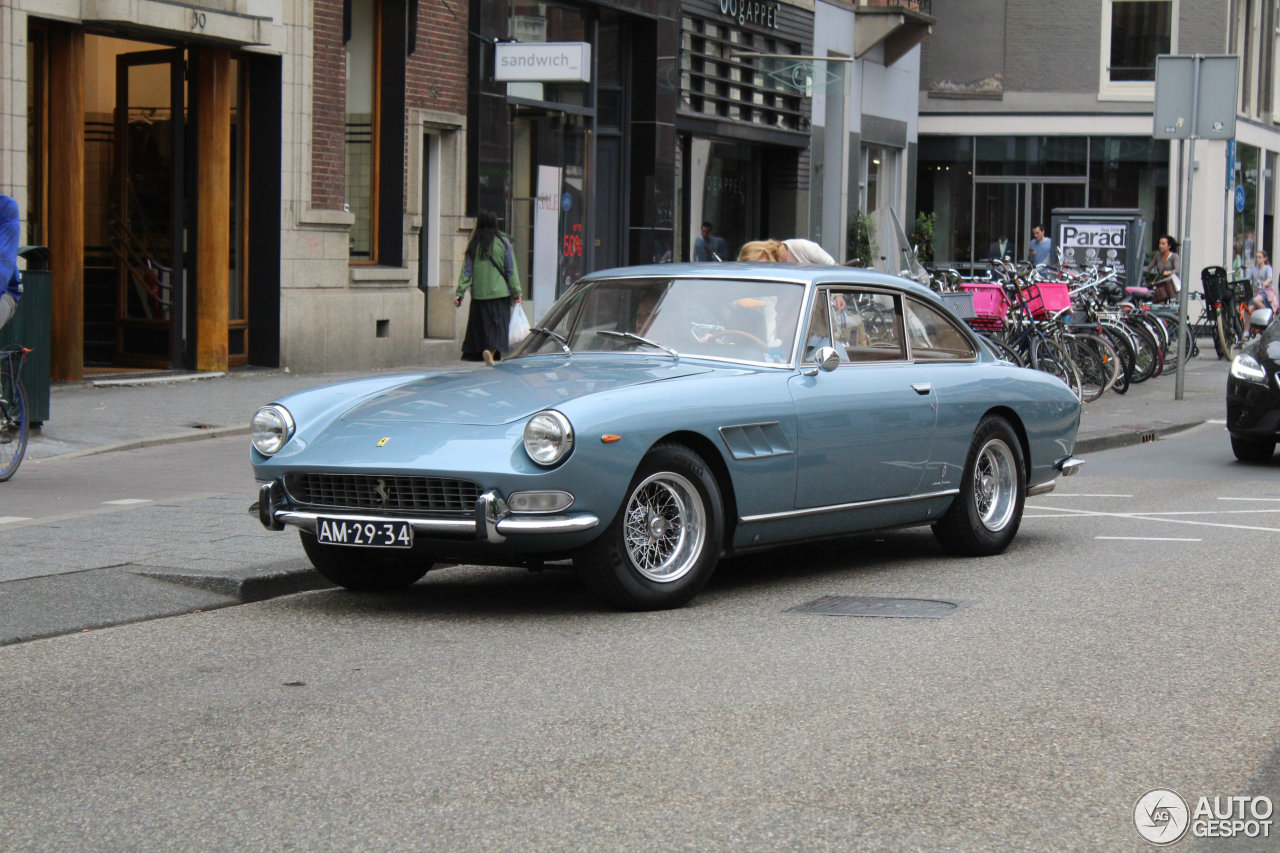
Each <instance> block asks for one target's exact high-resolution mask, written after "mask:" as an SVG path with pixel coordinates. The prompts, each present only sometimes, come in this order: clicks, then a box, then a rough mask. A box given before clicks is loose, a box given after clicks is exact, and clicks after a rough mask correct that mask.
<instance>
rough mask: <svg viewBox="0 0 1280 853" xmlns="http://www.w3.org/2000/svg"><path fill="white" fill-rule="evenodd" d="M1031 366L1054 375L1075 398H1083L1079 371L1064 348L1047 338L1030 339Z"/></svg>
mask: <svg viewBox="0 0 1280 853" xmlns="http://www.w3.org/2000/svg"><path fill="white" fill-rule="evenodd" d="M1031 366H1032V367H1034V368H1035V369H1036V370H1039V371H1042V372H1044V373H1048V374H1050V375H1051V376H1056V377H1058V378H1059V379H1061V380H1062V382H1063V383H1064V384H1065V385H1066V386H1067V387H1068V388H1070V389H1071V393H1072V394H1075V395H1076V399H1077V400H1080V399H1083V392H1082V391H1081V389H1080V371H1078V370H1077V369H1076V366H1075V362H1073V361H1072V360H1071V356H1070V355H1069V354H1068V353H1067V351H1066V349H1065V348H1064V347H1063V346H1061V345H1060V344H1058V343H1056V342H1055V341H1051V340H1049V339H1048V338H1032V339H1031Z"/></svg>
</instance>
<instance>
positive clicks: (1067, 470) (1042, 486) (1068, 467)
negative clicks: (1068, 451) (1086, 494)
mask: <svg viewBox="0 0 1280 853" xmlns="http://www.w3.org/2000/svg"><path fill="white" fill-rule="evenodd" d="M1082 467H1084V460H1083V459H1081V458H1079V457H1078V456H1063V457H1062V458H1061V459H1059V460H1057V461H1056V462H1054V463H1053V469H1054V470H1055V471H1057V472H1058V473H1059V474H1061V475H1062V476H1064V477H1073V476H1075V474H1076V473H1077V472H1078V471H1079V470H1080V469H1081V468H1082ZM1055 476H1056V475H1055ZM1057 484H1058V483H1057V480H1049V481H1047V482H1044V483H1037V484H1036V485H1034V486H1027V497H1029V498H1031V497H1035V496H1036V495H1046V494H1048V493H1049V492H1052V491H1053V488H1054V486H1056V485H1057Z"/></svg>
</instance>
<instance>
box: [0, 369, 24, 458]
mask: <svg viewBox="0 0 1280 853" xmlns="http://www.w3.org/2000/svg"><path fill="white" fill-rule="evenodd" d="M27 427H28V424H27V394H26V391H25V390H23V387H22V380H21V379H19V378H18V377H16V376H14V375H13V374H12V373H11V372H9V370H8V369H7V368H2V369H0V482H4V481H5V480H7V479H9V478H10V477H12V476H13V472H14V471H17V470H18V466H19V465H21V464H22V457H23V455H24V454H25V453H26V452H27Z"/></svg>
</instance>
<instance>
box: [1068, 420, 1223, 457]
mask: <svg viewBox="0 0 1280 853" xmlns="http://www.w3.org/2000/svg"><path fill="white" fill-rule="evenodd" d="M1204 423H1208V421H1188V422H1187V423H1177V424H1160V425H1158V426H1152V427H1150V428H1147V429H1138V428H1137V427H1129V428H1124V429H1118V430H1115V431H1113V432H1108V433H1105V434H1103V435H1091V436H1084V437H1077V438H1076V446H1075V452H1076V453H1077V454H1080V453H1099V452H1101V451H1103V450H1115V449H1116V448H1117V447H1130V446H1132V445H1135V444H1149V443H1151V442H1153V441H1156V440H1158V439H1159V438H1160V437H1162V436H1166V435H1172V434H1174V433H1177V432H1184V431H1185V430H1189V429H1194V428H1195V427H1198V426H1200V425H1201V424H1204Z"/></svg>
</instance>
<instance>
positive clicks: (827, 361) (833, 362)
mask: <svg viewBox="0 0 1280 853" xmlns="http://www.w3.org/2000/svg"><path fill="white" fill-rule="evenodd" d="M813 360H814V361H815V362H817V363H818V367H819V368H821V369H822V370H825V371H827V372H828V373H830V372H831V371H833V370H835V369H836V368H837V367H839V366H840V353H838V352H836V351H835V348H834V347H818V351H817V352H816V353H814V354H813Z"/></svg>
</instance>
